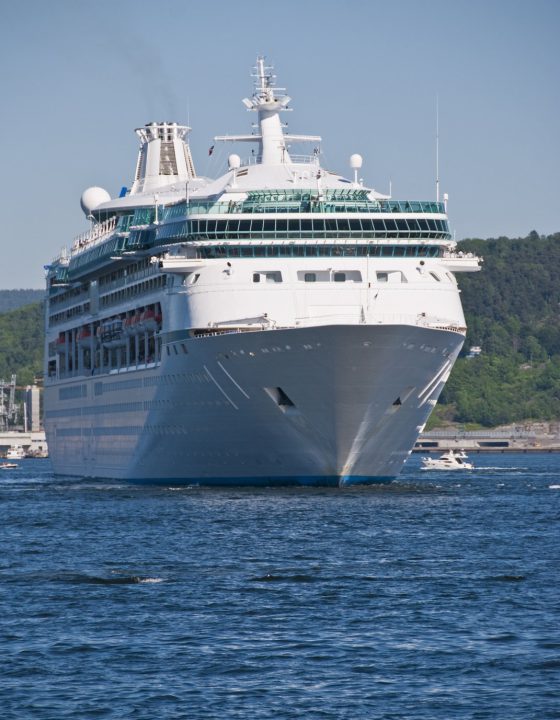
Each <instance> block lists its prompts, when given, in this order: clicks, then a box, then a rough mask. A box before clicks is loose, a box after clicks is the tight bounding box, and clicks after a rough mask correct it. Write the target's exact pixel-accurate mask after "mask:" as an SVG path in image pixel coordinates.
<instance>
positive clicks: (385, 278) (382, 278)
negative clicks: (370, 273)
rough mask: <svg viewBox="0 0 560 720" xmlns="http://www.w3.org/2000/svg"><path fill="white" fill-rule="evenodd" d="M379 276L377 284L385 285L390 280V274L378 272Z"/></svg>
mask: <svg viewBox="0 0 560 720" xmlns="http://www.w3.org/2000/svg"><path fill="white" fill-rule="evenodd" d="M376 276H377V282H380V283H385V282H387V281H388V280H389V273H386V272H378V273H376Z"/></svg>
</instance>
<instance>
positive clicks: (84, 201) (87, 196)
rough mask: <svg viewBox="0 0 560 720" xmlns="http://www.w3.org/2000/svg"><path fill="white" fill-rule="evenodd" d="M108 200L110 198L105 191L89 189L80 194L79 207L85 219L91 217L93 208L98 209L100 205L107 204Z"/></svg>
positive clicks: (97, 188) (98, 188)
mask: <svg viewBox="0 0 560 720" xmlns="http://www.w3.org/2000/svg"><path fill="white" fill-rule="evenodd" d="M110 199H111V196H110V195H109V193H108V192H107V190H104V189H103V188H100V187H90V188H88V189H87V190H84V192H83V193H82V197H81V198H80V205H81V206H82V210H83V211H84V213H85V214H86V217H87V216H89V215H91V213H92V210H95V208H96V207H99V205H101V204H102V203H105V202H109V200H110Z"/></svg>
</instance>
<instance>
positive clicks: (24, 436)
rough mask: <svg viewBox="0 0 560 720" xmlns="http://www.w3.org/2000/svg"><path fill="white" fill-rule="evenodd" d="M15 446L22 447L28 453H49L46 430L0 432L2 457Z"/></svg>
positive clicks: (0, 455) (0, 452) (0, 453)
mask: <svg viewBox="0 0 560 720" xmlns="http://www.w3.org/2000/svg"><path fill="white" fill-rule="evenodd" d="M14 445H20V446H21V447H22V448H23V450H24V451H25V452H26V453H28V452H31V453H32V454H33V453H37V454H41V453H47V452H48V448H47V441H46V438H45V432H44V430H38V431H34V432H18V431H15V430H8V431H4V432H2V431H0V457H4V456H5V454H6V452H7V451H8V450H9V449H10V448H11V447H13V446H14Z"/></svg>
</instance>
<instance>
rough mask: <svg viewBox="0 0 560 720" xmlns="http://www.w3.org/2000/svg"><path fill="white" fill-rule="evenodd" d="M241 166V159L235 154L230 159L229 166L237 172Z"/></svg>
mask: <svg viewBox="0 0 560 720" xmlns="http://www.w3.org/2000/svg"><path fill="white" fill-rule="evenodd" d="M240 165H241V158H240V157H239V155H236V154H235V153H232V154H231V155H230V156H229V157H228V166H229V169H230V170H237V168H238V167H239V166H240Z"/></svg>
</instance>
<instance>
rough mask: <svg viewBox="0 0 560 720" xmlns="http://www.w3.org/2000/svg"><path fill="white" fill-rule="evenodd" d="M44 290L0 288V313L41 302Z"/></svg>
mask: <svg viewBox="0 0 560 720" xmlns="http://www.w3.org/2000/svg"><path fill="white" fill-rule="evenodd" d="M44 295H45V291H44V290H0V313H4V312H9V311H10V310H17V308H20V307H23V306H24V305H31V304H32V303H36V302H41V300H42V299H43V297H44Z"/></svg>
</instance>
